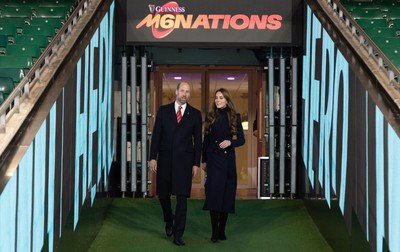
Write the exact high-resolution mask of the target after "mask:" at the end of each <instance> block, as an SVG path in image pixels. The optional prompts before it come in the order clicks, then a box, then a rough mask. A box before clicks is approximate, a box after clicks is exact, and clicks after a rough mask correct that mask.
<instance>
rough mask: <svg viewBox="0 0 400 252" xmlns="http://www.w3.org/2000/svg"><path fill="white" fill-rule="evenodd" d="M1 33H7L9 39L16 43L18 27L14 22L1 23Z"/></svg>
mask: <svg viewBox="0 0 400 252" xmlns="http://www.w3.org/2000/svg"><path fill="white" fill-rule="evenodd" d="M0 34H1V35H7V37H8V41H9V42H10V43H14V41H15V36H16V35H17V27H16V26H15V25H14V24H3V25H1V24H0Z"/></svg>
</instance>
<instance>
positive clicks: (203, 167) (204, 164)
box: [201, 163, 207, 172]
mask: <svg viewBox="0 0 400 252" xmlns="http://www.w3.org/2000/svg"><path fill="white" fill-rule="evenodd" d="M201 169H203V171H205V172H206V171H207V163H203V164H202V165H201Z"/></svg>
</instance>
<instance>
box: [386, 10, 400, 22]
mask: <svg viewBox="0 0 400 252" xmlns="http://www.w3.org/2000/svg"><path fill="white" fill-rule="evenodd" d="M387 19H388V20H394V19H400V8H390V9H389V10H388V11H387Z"/></svg>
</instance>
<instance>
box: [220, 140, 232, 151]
mask: <svg viewBox="0 0 400 252" xmlns="http://www.w3.org/2000/svg"><path fill="white" fill-rule="evenodd" d="M231 144H232V143H231V141H229V140H224V141H222V142H220V143H219V148H221V149H225V148H227V147H229V146H231Z"/></svg>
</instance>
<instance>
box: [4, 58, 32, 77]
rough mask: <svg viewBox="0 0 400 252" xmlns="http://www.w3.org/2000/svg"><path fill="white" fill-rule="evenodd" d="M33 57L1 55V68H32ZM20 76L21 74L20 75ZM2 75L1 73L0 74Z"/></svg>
mask: <svg viewBox="0 0 400 252" xmlns="http://www.w3.org/2000/svg"><path fill="white" fill-rule="evenodd" d="M33 63H34V61H33V59H32V57H30V56H19V55H16V56H8V55H5V56H0V68H24V69H30V68H31V67H32V66H33ZM18 76H19V75H18ZM0 77H1V75H0Z"/></svg>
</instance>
